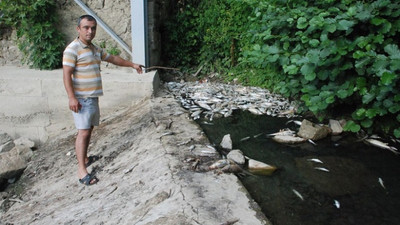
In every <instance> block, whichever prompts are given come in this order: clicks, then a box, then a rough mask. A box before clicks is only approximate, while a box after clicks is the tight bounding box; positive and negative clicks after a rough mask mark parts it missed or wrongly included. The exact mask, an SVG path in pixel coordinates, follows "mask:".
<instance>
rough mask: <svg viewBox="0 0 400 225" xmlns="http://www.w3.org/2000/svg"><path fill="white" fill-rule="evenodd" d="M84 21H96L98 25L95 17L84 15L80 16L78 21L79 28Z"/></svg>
mask: <svg viewBox="0 0 400 225" xmlns="http://www.w3.org/2000/svg"><path fill="white" fill-rule="evenodd" d="M83 19H87V20H88V21H94V22H96V24H97V21H96V19H95V18H94V17H93V16H91V15H83V16H80V17H79V19H78V27H79V26H80V25H81V21H82V20H83Z"/></svg>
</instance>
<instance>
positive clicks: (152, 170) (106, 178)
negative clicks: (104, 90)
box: [0, 90, 270, 225]
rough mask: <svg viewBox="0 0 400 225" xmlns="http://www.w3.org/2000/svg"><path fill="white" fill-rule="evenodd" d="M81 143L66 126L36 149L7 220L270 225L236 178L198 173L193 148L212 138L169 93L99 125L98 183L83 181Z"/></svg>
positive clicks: (0, 222)
mask: <svg viewBox="0 0 400 225" xmlns="http://www.w3.org/2000/svg"><path fill="white" fill-rule="evenodd" d="M100 101H101V100H100ZM168 132H169V133H171V132H172V135H164V134H166V133H168ZM74 140H75V130H68V129H65V130H63V133H61V134H59V135H56V136H55V137H54V138H52V139H51V140H50V141H48V142H47V143H45V144H44V145H42V146H40V148H39V149H38V150H36V151H35V153H34V157H33V159H32V161H31V162H30V164H29V166H28V168H27V169H26V170H25V171H24V174H23V175H22V177H21V179H20V180H19V181H18V183H19V184H18V185H19V189H20V191H19V192H18V188H17V187H18V185H14V191H17V192H16V193H17V194H16V195H14V196H8V199H7V200H5V201H3V202H0V204H2V207H1V210H0V225H6V224H41V225H42V224H163V225H167V224H171V225H178V224H204V225H214V224H235V225H239V224H241V225H257V224H270V223H269V222H268V221H267V219H266V218H265V216H264V215H263V214H262V213H260V209H259V208H258V206H257V204H256V203H255V202H254V201H253V200H251V198H250V197H249V195H248V193H247V191H246V190H245V188H244V187H243V186H242V184H241V183H240V181H239V180H238V179H237V177H236V176H235V175H233V174H217V173H215V172H213V171H210V172H205V173H199V172H195V171H193V170H191V166H192V163H188V162H186V161H185V159H187V158H188V157H191V156H192V155H191V152H190V150H189V146H190V145H193V144H202V145H207V144H209V142H208V139H207V138H206V137H205V136H204V134H203V133H202V131H201V129H200V128H199V126H198V125H197V124H196V123H194V122H193V121H191V120H190V119H188V113H187V112H185V111H184V110H183V109H182V108H181V107H180V106H179V104H178V103H177V102H176V101H175V99H174V98H173V96H170V95H168V94H166V93H164V92H163V91H162V90H161V91H160V92H159V93H158V96H157V97H154V98H153V99H150V100H145V101H143V102H141V103H139V104H138V105H136V106H134V107H130V108H126V109H123V110H120V111H119V112H116V113H114V114H113V115H112V116H109V117H107V118H103V120H102V123H101V125H100V126H99V127H97V128H95V130H94V134H93V137H92V141H91V145H90V147H89V153H90V155H100V156H101V157H102V158H101V159H100V160H99V161H97V162H95V163H94V164H93V165H92V166H90V167H89V171H93V172H94V173H95V174H96V176H97V177H98V178H99V179H100V181H99V183H98V184H96V185H93V186H84V185H82V184H80V183H79V182H78V178H77V175H76V169H77V162H76V158H75V153H74ZM179 143H186V144H179ZM21 187H25V188H24V189H22V188H21ZM4 209H7V211H4ZM234 221H237V222H234Z"/></svg>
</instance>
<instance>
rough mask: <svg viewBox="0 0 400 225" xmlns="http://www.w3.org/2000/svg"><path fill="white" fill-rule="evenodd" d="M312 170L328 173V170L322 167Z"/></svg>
mask: <svg viewBox="0 0 400 225" xmlns="http://www.w3.org/2000/svg"><path fill="white" fill-rule="evenodd" d="M314 169H316V170H321V171H324V172H329V170H328V169H327V168H324V167H314Z"/></svg>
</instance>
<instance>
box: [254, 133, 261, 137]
mask: <svg viewBox="0 0 400 225" xmlns="http://www.w3.org/2000/svg"><path fill="white" fill-rule="evenodd" d="M261 135H263V133H259V134H256V135H254V136H253V137H254V138H258V137H260V136H261Z"/></svg>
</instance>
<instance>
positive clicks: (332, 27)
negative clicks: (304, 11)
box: [325, 24, 336, 33]
mask: <svg viewBox="0 0 400 225" xmlns="http://www.w3.org/2000/svg"><path fill="white" fill-rule="evenodd" d="M325 29H326V31H328V32H329V33H333V32H335V31H336V24H328V25H326V26H325Z"/></svg>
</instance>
